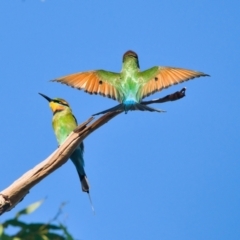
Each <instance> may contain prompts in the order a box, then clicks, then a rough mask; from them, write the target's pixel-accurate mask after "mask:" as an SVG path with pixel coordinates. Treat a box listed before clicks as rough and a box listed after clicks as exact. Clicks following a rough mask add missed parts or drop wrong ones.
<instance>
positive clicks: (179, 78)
mask: <svg viewBox="0 0 240 240" xmlns="http://www.w3.org/2000/svg"><path fill="white" fill-rule="evenodd" d="M201 76H209V75H207V74H205V73H203V72H197V71H193V70H188V69H183V68H173V67H159V70H158V73H157V74H156V75H155V77H153V78H151V79H149V80H148V81H147V83H146V84H145V85H144V86H143V88H142V89H141V96H142V98H144V97H147V96H149V95H151V94H153V93H155V92H157V91H161V90H162V89H164V88H168V87H170V86H172V85H174V84H178V83H181V82H184V81H188V80H190V79H193V78H197V77H201Z"/></svg>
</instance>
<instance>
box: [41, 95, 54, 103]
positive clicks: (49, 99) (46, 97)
mask: <svg viewBox="0 0 240 240" xmlns="http://www.w3.org/2000/svg"><path fill="white" fill-rule="evenodd" d="M38 94H40V95H41V96H42V97H44V98H45V99H47V100H48V101H49V102H51V101H52V99H51V98H49V97H48V96H46V95H44V94H42V93H38Z"/></svg>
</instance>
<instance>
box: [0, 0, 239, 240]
mask: <svg viewBox="0 0 240 240" xmlns="http://www.w3.org/2000/svg"><path fill="white" fill-rule="evenodd" d="M239 13H240V3H239V1H236V0H235V1H234V0H233V1H231V3H230V2H227V1H216V0H212V1H207V0H201V1H199V0H196V1H191V2H190V1H186V0H182V1H177V0H170V1H169V0H165V1H159V0H149V1H136V0H135V1H129V0H128V1H127V0H122V1H105V0H103V1H96V0H93V1H79V0H78V1H77V0H70V1H62V0H59V1H50V0H45V1H40V0H39V1H38V0H35V1H30V0H25V1H20V0H18V1H1V2H0V27H1V32H0V43H1V44H0V53H1V54H0V72H1V75H0V76H1V89H0V91H1V94H0V101H1V125H2V126H3V127H2V130H1V131H0V137H1V139H3V141H2V142H1V148H0V149H1V168H0V174H1V181H0V189H1V190H3V189H4V188H6V187H7V186H9V185H10V184H11V183H12V182H13V181H14V180H15V179H17V178H18V177H20V176H21V175H22V174H23V173H25V172H26V171H27V170H29V169H31V168H32V167H34V166H35V165H36V164H37V163H39V162H40V161H42V160H43V159H45V158H46V157H47V156H48V155H50V154H51V153H52V152H53V151H54V150H55V149H56V147H57V142H56V139H55V136H54V134H53V131H52V127H51V117H52V113H51V111H50V109H49V107H48V103H47V102H46V101H45V100H44V99H43V98H42V97H40V96H39V95H38V92H41V93H44V94H46V95H48V96H49V97H61V98H64V99H66V100H67V101H68V102H69V103H70V104H71V107H72V109H73V111H74V114H75V116H76V118H77V119H78V121H79V123H80V122H83V121H85V120H86V119H88V118H89V117H90V115H91V114H93V113H96V112H99V111H102V110H105V109H107V108H110V107H113V106H115V105H116V104H117V102H115V101H113V100H111V99H108V98H103V97H102V96H95V95H94V96H91V95H88V94H86V93H85V92H83V91H78V90H75V89H72V88H69V87H67V86H63V85H60V84H57V83H50V82H49V80H51V79H54V78H56V77H60V76H63V75H66V74H70V73H75V72H79V71H87V70H93V69H106V70H111V71H115V72H119V71H120V70H121V62H122V55H123V53H124V52H125V51H127V50H129V49H131V50H134V51H136V52H137V53H138V55H139V60H140V67H141V69H142V70H144V69H147V68H149V67H151V66H155V65H160V66H174V67H183V68H189V69H193V70H199V71H203V72H205V73H208V74H210V75H211V77H208V78H207V77H206V78H199V79H196V80H193V81H188V82H186V83H183V84H180V85H177V86H174V87H171V88H169V89H166V90H164V91H162V92H159V93H155V94H154V95H152V96H150V97H149V99H152V98H158V97H163V96H165V95H167V94H169V93H173V92H175V91H177V90H180V89H181V88H182V87H187V92H186V97H185V98H183V99H181V100H179V101H176V102H169V103H165V104H161V105H160V104H158V105H155V106H153V107H156V108H160V109H163V110H166V111H167V113H164V114H159V113H150V112H129V113H128V114H127V115H125V114H121V115H119V116H117V117H116V118H115V119H113V120H112V121H110V122H109V123H108V124H107V125H105V126H103V127H102V128H101V129H99V130H97V131H96V132H94V133H93V134H91V135H90V136H89V137H88V138H87V139H86V140H85V161H86V172H87V175H88V178H89V181H90V184H91V196H92V200H93V203H94V207H95V210H96V215H95V216H94V215H93V214H92V212H91V207H90V205H89V200H88V197H87V195H86V194H84V193H82V192H81V189H80V183H79V181H78V176H77V173H76V171H75V169H74V166H73V164H72V163H71V162H70V161H69V162H68V163H67V164H65V165H64V166H62V167H61V168H60V169H59V170H57V171H56V172H54V173H53V174H51V175H50V176H49V177H47V178H46V179H44V180H43V181H42V182H41V183H39V184H38V185H37V186H36V187H34V188H33V189H32V190H31V192H30V194H28V196H26V197H25V199H24V201H22V202H21V203H20V204H19V205H18V206H17V207H16V208H15V209H14V210H13V211H12V212H9V213H7V214H4V215H3V216H1V220H2V221H4V220H5V219H8V218H10V217H12V216H13V215H14V213H15V212H16V211H18V210H20V209H22V208H24V207H25V206H27V205H29V204H30V203H33V202H35V201H37V200H39V199H42V198H44V197H46V196H47V200H46V201H45V203H44V204H43V205H42V206H41V208H40V209H39V210H37V211H36V212H35V213H33V214H32V215H31V216H29V217H23V220H26V221H43V222H46V221H47V220H49V219H51V218H52V217H53V216H54V215H55V213H56V211H57V209H58V207H59V205H60V204H61V203H62V202H64V201H66V202H67V203H68V204H67V205H66V207H65V208H64V213H63V214H62V215H61V217H60V220H61V221H62V222H64V223H65V224H66V225H67V226H68V229H69V231H70V232H71V233H72V234H73V236H75V237H76V238H78V239H91V240H95V239H97V240H102V239H104V240H105V239H114V240H122V239H125V240H130V239H161V240H170V239H179V240H192V239H196V240H202V239H204V240H208V239H218V240H221V239H239V238H240V228H239V224H240V210H239V202H240V193H239V188H240V179H239V176H240V162H239V160H240V148H239V147H240V145H239V140H240V130H239V123H240V114H239V112H238V110H237V109H238V107H239V102H240V97H239V91H238V88H239V87H240V84H239V83H240V79H239V63H240V57H239V56H240V48H239V42H240V28H239V22H240V14H239Z"/></svg>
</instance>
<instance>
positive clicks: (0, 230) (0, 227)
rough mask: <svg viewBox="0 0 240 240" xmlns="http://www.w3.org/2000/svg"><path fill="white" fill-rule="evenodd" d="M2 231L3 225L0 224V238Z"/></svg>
mask: <svg viewBox="0 0 240 240" xmlns="http://www.w3.org/2000/svg"><path fill="white" fill-rule="evenodd" d="M3 231H4V228H3V225H2V224H0V237H1V236H2V235H3Z"/></svg>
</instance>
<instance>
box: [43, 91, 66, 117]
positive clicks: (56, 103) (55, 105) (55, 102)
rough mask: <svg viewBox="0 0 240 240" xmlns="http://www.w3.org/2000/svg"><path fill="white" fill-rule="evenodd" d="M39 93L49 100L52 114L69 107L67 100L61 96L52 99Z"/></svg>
mask: <svg viewBox="0 0 240 240" xmlns="http://www.w3.org/2000/svg"><path fill="white" fill-rule="evenodd" d="M39 94H40V95H41V96H42V97H44V98H45V99H46V100H47V101H48V102H49V107H50V108H51V110H52V112H53V114H54V113H56V112H60V111H63V110H65V109H70V106H69V104H68V102H67V101H65V100H64V99H62V98H53V99H52V98H49V97H47V96H46V95H44V94H42V93H39Z"/></svg>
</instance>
